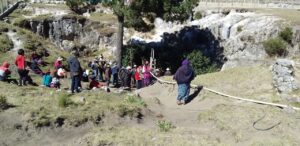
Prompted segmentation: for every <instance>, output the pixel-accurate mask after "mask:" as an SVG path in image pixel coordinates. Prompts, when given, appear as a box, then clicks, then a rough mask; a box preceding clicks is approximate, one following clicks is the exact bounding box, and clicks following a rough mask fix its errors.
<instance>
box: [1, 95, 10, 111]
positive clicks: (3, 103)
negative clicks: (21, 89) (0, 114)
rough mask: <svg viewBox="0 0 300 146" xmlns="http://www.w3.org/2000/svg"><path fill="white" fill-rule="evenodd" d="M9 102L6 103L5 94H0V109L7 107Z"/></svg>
mask: <svg viewBox="0 0 300 146" xmlns="http://www.w3.org/2000/svg"><path fill="white" fill-rule="evenodd" d="M8 106H9V104H8V103H7V99H6V96H4V95H0V111H1V110H3V109H5V108H7V107H8Z"/></svg>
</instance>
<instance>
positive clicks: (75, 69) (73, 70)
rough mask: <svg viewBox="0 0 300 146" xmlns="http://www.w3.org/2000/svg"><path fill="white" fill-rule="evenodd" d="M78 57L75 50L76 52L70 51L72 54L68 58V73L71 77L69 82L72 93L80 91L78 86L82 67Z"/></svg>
mask: <svg viewBox="0 0 300 146" xmlns="http://www.w3.org/2000/svg"><path fill="white" fill-rule="evenodd" d="M78 57H79V53H78V52H77V51H76V52H72V56H71V57H70V58H69V59H68V63H69V67H70V74H71V78H72V82H71V92H72V93H75V91H76V92H80V90H79V86H80V85H81V83H80V77H81V74H82V68H81V65H80V62H79V60H78Z"/></svg>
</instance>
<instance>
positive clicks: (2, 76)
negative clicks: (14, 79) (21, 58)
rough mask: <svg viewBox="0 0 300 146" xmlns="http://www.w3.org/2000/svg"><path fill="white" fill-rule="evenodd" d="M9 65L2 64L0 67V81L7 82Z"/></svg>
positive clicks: (9, 72)
mask: <svg viewBox="0 0 300 146" xmlns="http://www.w3.org/2000/svg"><path fill="white" fill-rule="evenodd" d="M9 65H10V64H9V63H7V62H3V64H2V66H1V67H0V81H7V82H9V81H8V77H9V75H10V74H11V71H10V70H9Z"/></svg>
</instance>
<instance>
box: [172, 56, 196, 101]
mask: <svg viewBox="0 0 300 146" xmlns="http://www.w3.org/2000/svg"><path fill="white" fill-rule="evenodd" d="M194 78H195V72H194V70H193V69H192V67H191V66H190V62H189V61H188V59H185V60H184V61H183V62H182V66H181V67H179V68H178V70H177V71H176V73H175V75H174V77H173V79H174V80H176V81H177V84H178V97H177V104H178V105H181V104H186V102H187V101H188V98H189V94H190V84H191V81H192V80H193V79H194Z"/></svg>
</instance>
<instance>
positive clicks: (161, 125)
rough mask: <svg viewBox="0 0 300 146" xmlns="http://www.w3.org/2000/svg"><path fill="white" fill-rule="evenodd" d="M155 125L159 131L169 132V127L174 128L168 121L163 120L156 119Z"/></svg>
mask: <svg viewBox="0 0 300 146" xmlns="http://www.w3.org/2000/svg"><path fill="white" fill-rule="evenodd" d="M157 127H158V129H159V131H161V132H169V131H170V130H171V129H173V128H175V127H174V126H173V124H172V123H171V122H170V121H165V120H162V121H158V122H157Z"/></svg>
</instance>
